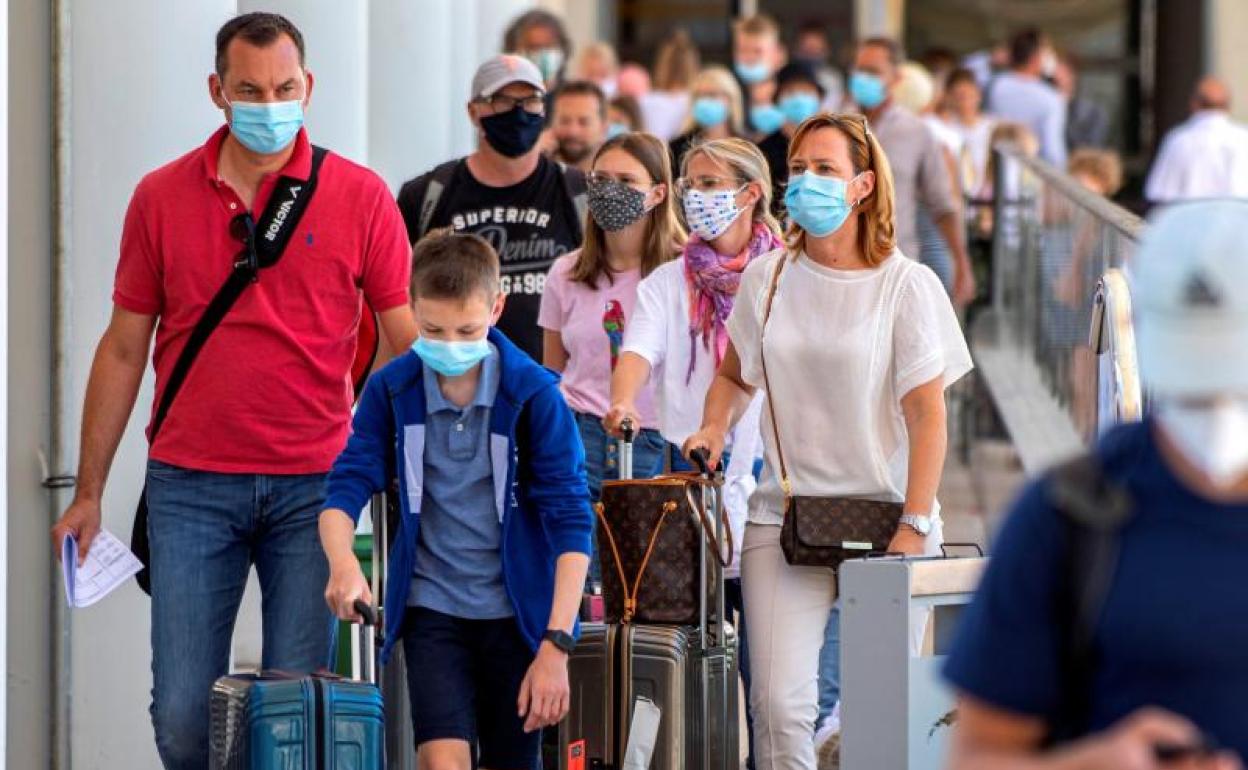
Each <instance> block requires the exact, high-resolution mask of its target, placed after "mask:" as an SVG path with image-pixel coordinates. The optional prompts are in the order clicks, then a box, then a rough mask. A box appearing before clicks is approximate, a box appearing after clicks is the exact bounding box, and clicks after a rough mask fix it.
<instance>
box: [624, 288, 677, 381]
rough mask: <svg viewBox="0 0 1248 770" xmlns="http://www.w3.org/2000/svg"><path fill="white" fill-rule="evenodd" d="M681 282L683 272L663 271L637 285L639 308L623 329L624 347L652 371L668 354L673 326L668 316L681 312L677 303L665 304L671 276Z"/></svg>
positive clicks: (635, 308)
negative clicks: (644, 362) (640, 358)
mask: <svg viewBox="0 0 1248 770" xmlns="http://www.w3.org/2000/svg"><path fill="white" fill-rule="evenodd" d="M672 275H675V276H676V278H677V280H679V279H680V276H681V274H680V272H679V271H674V270H670V269H665V268H663V267H661V268H659V269H658V270H657V271H655V272H653V273H651V274H650V275H648V276H646V277H645V278H644V279H642V281H641V283H639V284H638V285H637V305H636V306H635V307H634V308H633V317H632V318H630V319H629V321H628V325H627V327H625V329H624V347H623V348H622V349H623V351H624V352H626V353H636V354H637V355H639V356H641V357H642V358H644V359H646V362H647V363H649V364H650V366H651V367H655V366H658V365H659V364H660V363H662V362H663V359H664V358H665V357H666V353H667V325H668V324H669V323H671V319H669V318H668V316H669V315H672V314H674V313H677V312H679V309H680V306H679V303H676V302H670V301H668V302H665V301H664V297H665V295H668V294H670V292H669V291H668V288H669V284H670V282H671V276H672Z"/></svg>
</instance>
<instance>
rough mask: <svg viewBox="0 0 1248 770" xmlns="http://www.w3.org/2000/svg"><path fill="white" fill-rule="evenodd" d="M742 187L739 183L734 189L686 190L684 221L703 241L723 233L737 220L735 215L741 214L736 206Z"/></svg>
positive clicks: (713, 238)
mask: <svg viewBox="0 0 1248 770" xmlns="http://www.w3.org/2000/svg"><path fill="white" fill-rule="evenodd" d="M744 189H745V185H741V187H739V188H737V189H736V190H716V191H714V192H702V191H701V190H689V191H688V192H686V193H685V195H684V205H685V221H686V222H688V223H689V229H690V230H692V231H693V232H694V233H696V234H697V236H698V237H699V238H701V239H702V240H704V241H712V240H715V239H716V238H718V237H719V236H721V235H723V234H724V233H725V232H726V231H727V230H728V228H729V227H732V223H733V222H735V221H737V217H739V216H741V209H740V208H738V207H737V193H739V192H741V191H742V190H744Z"/></svg>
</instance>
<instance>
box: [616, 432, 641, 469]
mask: <svg viewBox="0 0 1248 770" xmlns="http://www.w3.org/2000/svg"><path fill="white" fill-rule="evenodd" d="M620 435H621V436H622V438H621V439H620V448H619V463H620V478H621V479H631V478H632V477H633V438H634V437H635V436H636V435H637V431H636V429H634V428H633V421H632V420H624V421H623V422H621V423H620Z"/></svg>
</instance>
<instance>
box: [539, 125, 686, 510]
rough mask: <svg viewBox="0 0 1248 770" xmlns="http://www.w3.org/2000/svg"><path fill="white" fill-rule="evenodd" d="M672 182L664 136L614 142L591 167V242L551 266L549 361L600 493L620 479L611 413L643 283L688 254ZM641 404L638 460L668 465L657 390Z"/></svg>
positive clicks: (546, 325)
mask: <svg viewBox="0 0 1248 770" xmlns="http://www.w3.org/2000/svg"><path fill="white" fill-rule="evenodd" d="M671 189H672V168H671V161H670V160H669V158H668V154H667V147H666V146H665V145H664V144H663V142H661V141H660V140H659V139H658V138H657V137H654V136H651V135H650V134H645V133H640V132H635V133H629V134H623V135H621V136H618V137H616V138H614V139H611V140H609V141H608V142H607V143H606V144H604V145H603V146H602V148H601V149H599V150H598V153H597V154H596V155H595V156H594V162H593V170H592V171H590V174H589V216H588V217H586V221H585V243H584V245H583V246H582V247H581V248H580V249H578V250H577V251H574V252H572V253H570V254H567V255H564V256H563V257H560V258H559V259H558V260H557V261H556V262H555V264H554V265H552V266H551V269H550V274H549V275H548V276H547V279H546V287H545V289H544V291H543V292H542V307H541V312H540V313H539V315H538V323H539V324H540V325H541V327H542V329H543V330H544V333H545V334H544V338H543V356H542V363H544V364H545V365H546V366H548V367H550V368H551V369H553V370H555V371H557V372H561V373H562V374H563V384H562V388H563V394H564V397H565V398H566V399H567V401H568V405H569V406H570V407H571V408H572V410H573V411H574V412H575V413H576V417H577V423H578V425H579V426H580V430H581V439H582V441H583V442H584V444H585V459H586V466H587V471H588V475H589V487H590V494H591V495H592V497H593V498H594V499H595V500H597V499H598V495H599V492H600V491H601V488H602V482H603V481H604V480H606V479H614V478H618V477H619V469H618V467H617V462H616V460H617V458H616V443H615V439H613V438H612V437H610V436H609V435H608V434H607V432H606V431H605V430H604V429H603V426H602V419H603V417H604V416H605V415H606V413H607V410H608V409H609V408H610V405H611V374H612V372H613V371H614V369H615V364H616V361H617V360H618V358H619V354H620V347H621V345H622V344H623V340H624V330H625V328H626V327H627V325H628V323H629V319H630V318H631V317H632V313H633V307H634V305H635V304H636V301H637V284H638V283H639V282H640V281H641V279H642V278H644V277H645V276H647V275H649V274H650V272H651V271H653V270H654V269H655V268H657V267H658V266H659V265H661V264H663V263H665V262H667V261H669V260H671V259H672V258H674V257H675V256H676V255H677V254H679V253H680V249H681V246H682V245H683V244H684V241H685V232H684V229H683V228H682V227H681V225H680V220H679V218H678V217H677V213H676V208H675V205H674V203H673V197H672V194H671ZM638 411H639V417H640V422H641V424H640V425H638V426H636V427H637V428H640V430H639V431H638V434H637V437H636V439H635V441H634V448H633V468H634V473H635V475H636V476H638V477H647V476H651V475H654V474H655V473H656V472H658V471H659V470H661V468H660V467H659V465H660V462H661V458H662V449H663V447H664V441H663V439H662V437H661V436H660V435H659V433H658V431H657V430H656V428H657V427H658V426H657V417H656V415H655V410H654V405H653V402H652V399H651V397H650V394H649V393H648V392H647V393H644V394H642V395H641V397H640V398H639V399H638Z"/></svg>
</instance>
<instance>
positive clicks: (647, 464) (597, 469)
mask: <svg viewBox="0 0 1248 770" xmlns="http://www.w3.org/2000/svg"><path fill="white" fill-rule="evenodd" d="M576 426H577V428H579V429H580V431H581V443H582V444H584V445H585V472H586V475H587V476H588V477H589V499H590V500H591V501H592V502H595V503H596V502H598V499H599V497H600V496H601V495H602V482H603V481H609V480H612V479H618V478H619V477H620V467H619V460H620V458H619V451H620V450H619V439H616V438H615V437H613V436H611V435H610V434H608V433H607V430H606V428H604V427H602V418H601V417H598V416H596V415H592V414H586V413H584V412H576ZM665 446H667V442H666V441H664V440H663V437H662V436H660V435H659V432H658V431H657V430H643V431H639V432H638V433H637V435H636V436H635V437H634V438H633V478H637V479H648V478H650V477H651V476H654V475H656V473H657V472H658V471H655V470H654V468H656V467H658V468H659V471H661V470H662V460H663V447H665ZM597 532H598V517H597V516H595V517H594V533H595V536H594V554H593V557H592V558H591V559H590V560H589V579H590V581H591V582H593V583H601V582H602V566H601V565H600V564H599V563H598V537H597Z"/></svg>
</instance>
